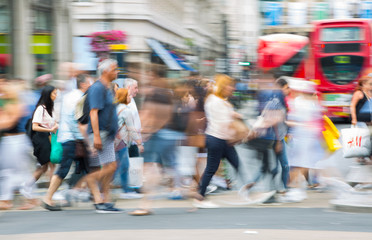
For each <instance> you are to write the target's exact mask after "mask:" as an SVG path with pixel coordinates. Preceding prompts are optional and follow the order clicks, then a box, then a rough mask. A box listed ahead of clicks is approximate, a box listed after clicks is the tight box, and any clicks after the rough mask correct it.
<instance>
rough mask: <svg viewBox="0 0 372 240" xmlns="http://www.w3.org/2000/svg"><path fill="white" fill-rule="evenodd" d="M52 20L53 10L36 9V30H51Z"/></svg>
mask: <svg viewBox="0 0 372 240" xmlns="http://www.w3.org/2000/svg"><path fill="white" fill-rule="evenodd" d="M51 20H52V14H51V12H48V11H42V10H34V21H35V22H34V32H50V31H51V30H52V21H51Z"/></svg>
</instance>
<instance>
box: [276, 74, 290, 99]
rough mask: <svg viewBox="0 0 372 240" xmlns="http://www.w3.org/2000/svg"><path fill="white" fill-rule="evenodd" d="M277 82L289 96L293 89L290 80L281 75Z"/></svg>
mask: <svg viewBox="0 0 372 240" xmlns="http://www.w3.org/2000/svg"><path fill="white" fill-rule="evenodd" d="M275 83H276V85H277V86H278V87H280V89H281V90H282V92H283V94H284V96H288V95H289V94H290V92H291V89H290V88H289V84H288V81H287V80H286V79H285V78H283V77H280V78H278V79H277V80H276V81H275Z"/></svg>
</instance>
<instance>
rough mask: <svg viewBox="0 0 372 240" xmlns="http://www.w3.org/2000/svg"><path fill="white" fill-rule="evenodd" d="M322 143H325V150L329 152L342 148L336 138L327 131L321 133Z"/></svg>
mask: <svg viewBox="0 0 372 240" xmlns="http://www.w3.org/2000/svg"><path fill="white" fill-rule="evenodd" d="M322 134H323V137H324V141H325V142H326V145H327V149H328V150H329V151H331V152H334V151H336V150H338V149H340V148H342V145H341V143H340V141H338V138H336V136H335V135H334V134H333V132H331V131H329V130H325V131H323V132H322Z"/></svg>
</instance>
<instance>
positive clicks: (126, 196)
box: [119, 192, 143, 199]
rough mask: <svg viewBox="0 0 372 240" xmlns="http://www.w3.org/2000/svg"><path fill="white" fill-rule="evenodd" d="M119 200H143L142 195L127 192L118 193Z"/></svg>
mask: <svg viewBox="0 0 372 240" xmlns="http://www.w3.org/2000/svg"><path fill="white" fill-rule="evenodd" d="M119 198H120V199H140V198H143V194H140V193H136V192H127V193H120V195H119Z"/></svg>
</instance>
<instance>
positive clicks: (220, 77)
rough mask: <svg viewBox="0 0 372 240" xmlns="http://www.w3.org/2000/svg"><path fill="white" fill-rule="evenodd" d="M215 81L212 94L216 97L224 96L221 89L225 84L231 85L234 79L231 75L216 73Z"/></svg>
mask: <svg viewBox="0 0 372 240" xmlns="http://www.w3.org/2000/svg"><path fill="white" fill-rule="evenodd" d="M215 81H216V84H215V87H216V90H215V92H214V94H215V95H216V96H217V97H220V98H225V97H226V96H223V90H224V89H225V88H226V87H227V86H229V85H230V86H231V85H233V83H234V80H233V79H232V78H231V77H229V76H227V75H226V74H217V75H216V76H215Z"/></svg>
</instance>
